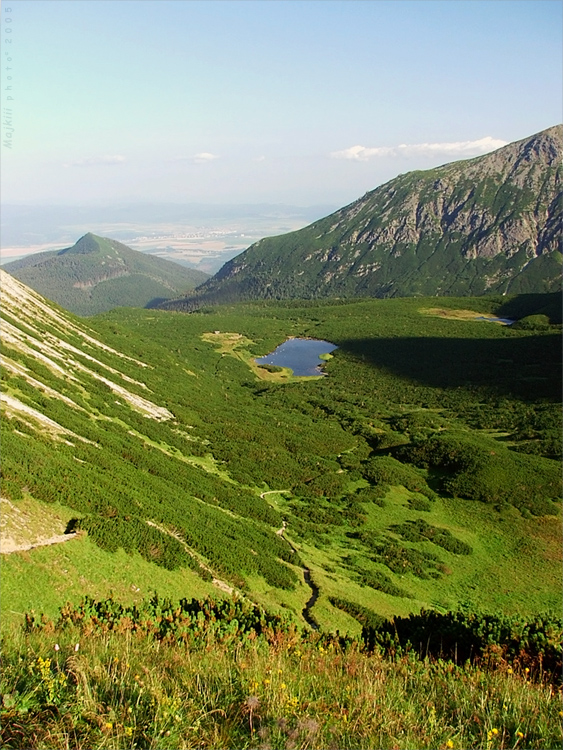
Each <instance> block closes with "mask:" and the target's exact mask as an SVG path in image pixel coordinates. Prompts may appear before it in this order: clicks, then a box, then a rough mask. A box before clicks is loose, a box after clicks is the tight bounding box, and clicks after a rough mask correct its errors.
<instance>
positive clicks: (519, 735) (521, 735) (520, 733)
mask: <svg viewBox="0 0 563 750" xmlns="http://www.w3.org/2000/svg"><path fill="white" fill-rule="evenodd" d="M516 736H517V737H518V739H519V740H521V739H522V737H523V736H524V735H523V734H522V732H516Z"/></svg>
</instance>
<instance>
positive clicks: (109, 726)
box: [104, 721, 113, 729]
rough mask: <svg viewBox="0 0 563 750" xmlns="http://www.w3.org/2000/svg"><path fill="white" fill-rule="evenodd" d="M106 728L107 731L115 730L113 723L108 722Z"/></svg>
mask: <svg viewBox="0 0 563 750" xmlns="http://www.w3.org/2000/svg"><path fill="white" fill-rule="evenodd" d="M104 727H105V728H106V729H113V724H112V723H111V721H106V723H105V724H104Z"/></svg>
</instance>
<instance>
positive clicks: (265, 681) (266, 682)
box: [256, 678, 270, 685]
mask: <svg viewBox="0 0 563 750" xmlns="http://www.w3.org/2000/svg"><path fill="white" fill-rule="evenodd" d="M256 684H258V683H256ZM269 684H270V680H268V678H266V679H265V680H264V685H269Z"/></svg>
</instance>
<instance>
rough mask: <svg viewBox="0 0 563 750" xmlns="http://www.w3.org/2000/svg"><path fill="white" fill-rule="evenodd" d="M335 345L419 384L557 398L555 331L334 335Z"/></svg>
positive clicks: (558, 365) (558, 345)
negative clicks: (491, 335)
mask: <svg viewBox="0 0 563 750" xmlns="http://www.w3.org/2000/svg"><path fill="white" fill-rule="evenodd" d="M483 325H494V324H488V323H484V324H483ZM338 346H339V347H340V349H341V350H343V351H345V352H348V353H349V354H351V355H353V357H355V358H357V359H358V360H360V361H361V362H363V363H364V364H370V365H372V366H373V367H376V368H383V369H384V370H387V371H388V372H390V373H392V374H394V375H397V376H399V377H401V378H404V379H407V380H409V381H411V382H414V383H418V384H420V385H424V386H430V387H435V388H460V387H484V388H487V389H491V390H493V391H496V392H497V393H498V394H499V395H509V394H510V395H512V396H516V397H518V398H522V399H525V400H537V399H546V400H549V401H559V400H560V398H561V338H560V336H559V335H558V334H546V335H542V336H537V335H529V336H522V337H516V336H510V337H506V338H503V339H490V338H486V339H481V338H479V339H471V338H467V339H466V338H463V339H461V338H439V337H428V338H418V337H416V338H415V337H408V338H370V339H353V340H350V339H349V340H339V341H338Z"/></svg>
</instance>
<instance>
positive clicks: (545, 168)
mask: <svg viewBox="0 0 563 750" xmlns="http://www.w3.org/2000/svg"><path fill="white" fill-rule="evenodd" d="M562 152H563V126H561V125H557V126H555V127H552V128H549V129H547V130H544V131H542V132H541V133H538V134H536V135H534V136H532V137H530V138H527V139H525V140H522V141H518V142H515V143H512V144H509V145H508V146H505V147H503V148H501V149H498V150H497V151H495V152H493V153H490V154H486V155H485V156H480V157H477V158H475V159H469V160H464V161H458V162H453V163H451V164H446V165H444V166H442V167H438V168H436V169H431V170H428V171H417V172H409V173H407V174H404V175H400V176H399V177H397V178H395V179H393V180H391V181H390V182H388V183H386V184H385V185H382V186H380V187H378V188H377V189H376V190H373V191H371V192H369V193H366V195H364V196H363V197H362V198H360V199H359V200H357V201H355V202H354V203H352V204H350V205H349V206H346V207H344V208H342V209H340V210H338V211H336V212H335V213H333V214H331V215H330V216H328V217H326V218H324V219H321V220H319V221H317V222H315V223H314V224H311V225H310V226H308V227H305V228H304V229H301V230H299V231H297V232H291V233H289V234H286V235H282V236H279V237H270V238H266V239H263V240H260V241H259V242H257V243H256V244H254V245H252V246H251V247H250V248H248V250H246V251H245V252H244V253H242V254H241V255H239V256H237V257H236V258H234V259H233V260H231V261H230V262H229V263H227V264H226V265H225V266H224V267H223V268H222V269H221V270H220V271H219V272H218V273H217V274H216V275H215V276H214V277H213V278H211V279H209V280H208V281H207V282H206V283H205V284H203V285H202V286H201V287H200V288H199V289H198V293H197V295H198V296H199V297H200V304H201V301H202V300H205V301H210V302H225V301H233V300H237V299H260V298H265V299H268V298H273V299H283V298H319V297H354V296H364V297H396V296H418V295H443V296H451V295H463V296H465V295H481V294H484V293H501V294H506V293H510V294H517V293H529V292H547V291H554V290H556V289H558V288H560V286H561V260H562V255H561V220H562V204H563V198H562V187H561V183H562V179H561V178H562V167H561V158H562ZM191 304H192V306H193V304H194V302H192V303H191ZM167 307H176V308H180V309H181V308H182V307H184V308H186V307H187V308H188V309H189V307H190V303H189V302H188V301H184V302H183V303H182V302H181V301H178V302H176V303H168V304H167Z"/></svg>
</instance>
